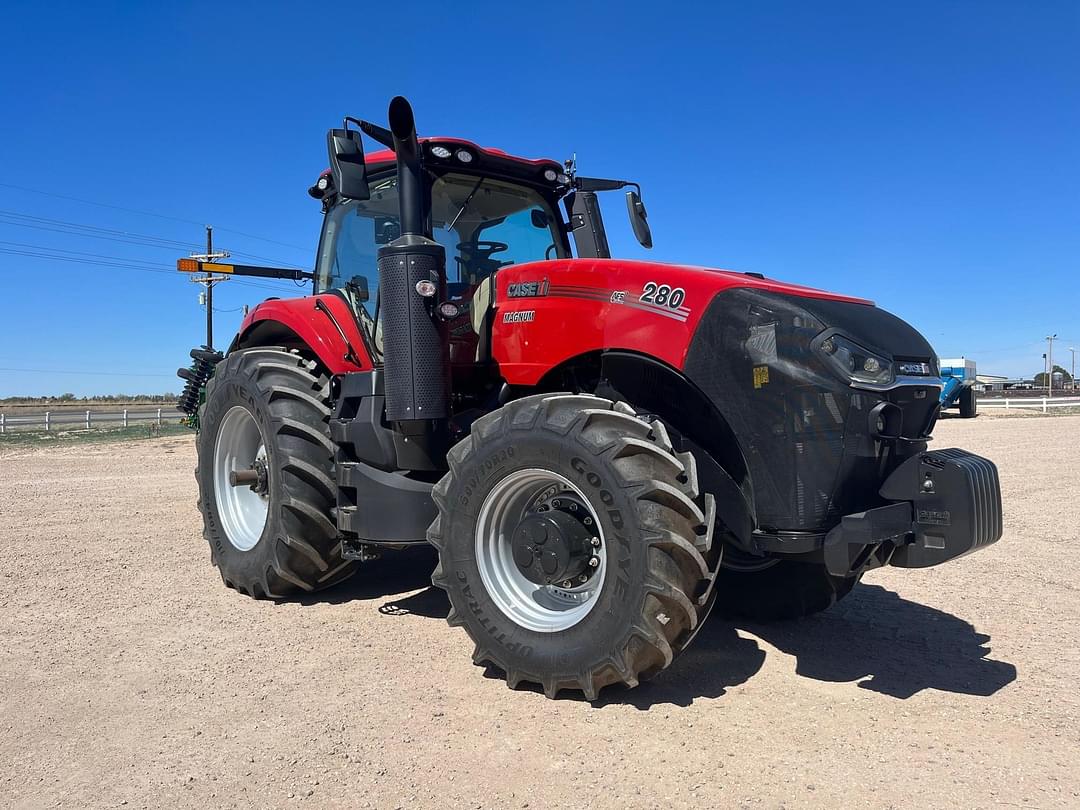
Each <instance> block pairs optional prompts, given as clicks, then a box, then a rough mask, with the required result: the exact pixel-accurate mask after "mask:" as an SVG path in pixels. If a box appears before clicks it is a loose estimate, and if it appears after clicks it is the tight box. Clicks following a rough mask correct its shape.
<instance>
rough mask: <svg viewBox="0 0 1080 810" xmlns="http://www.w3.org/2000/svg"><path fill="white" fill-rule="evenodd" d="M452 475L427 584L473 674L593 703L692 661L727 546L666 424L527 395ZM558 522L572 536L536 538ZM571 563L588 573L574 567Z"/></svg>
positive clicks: (623, 411)
mask: <svg viewBox="0 0 1080 810" xmlns="http://www.w3.org/2000/svg"><path fill="white" fill-rule="evenodd" d="M449 462H450V472H449V473H448V474H447V475H446V476H445V477H444V478H443V479H442V480H441V481H440V482H439V484H438V485H437V486H436V487H435V490H434V493H433V495H434V498H435V502H436V504H437V506H438V509H439V515H438V517H437V518H436V520H435V522H434V523H433V524H432V526H431V528H430V529H429V531H428V539H429V541H430V542H431V543H432V544H433V545H434V546H435V547H436V548H437V549H438V551H439V566H438V568H437V569H436V570H435V573H434V574H433V575H432V582H433V583H434V584H435V585H436V586H438V587H440V588H442V589H444V590H445V591H446V592H447V593H448V595H449V597H450V604H451V611H450V615H449V617H448V621H449V622H450V624H451V625H454V626H463V627H464V628H465V630H466V632H467V633H468V634H469V636H470V637H471V638H472V640H473V641H474V642H475V644H476V649H475V652H474V654H473V661H474V662H475V663H476V664H478V665H486V664H492V665H494V666H495V667H498V668H499V669H501V670H503V672H504V673H505V674H506V681H507V683H508V684H509V685H510V686H511V687H515V686H517V684H518V683H520V682H522V681H526V682H531V683H536V684H539V685H541V686H542V687H543V689H544V692H545V694H546V695H547V696H548V697H554V696H555V695H556V694H557V693H558V692H559V690H561V689H580V690H582V691H583V692H584V693H585V696H586V697H587V698H588V699H590V700H593V699H595V698H596V696H597V694H598V692H599V691H600V690H601V689H602V688H603V687H604V686H607V685H608V684H613V683H623V684H626V685H628V686H634V685H636V684H637V683H638V682H639V680H642V679H644V678H647V677H650V676H652V675H654V674H656V673H657V672H659V671H661V670H663V669H664V668H665V667H667V666H668V665H670V664H671V662H672V659H673V657H674V656H675V655H676V654H677V653H678V652H680V651H681V650H682V649H684V648H685V647H686V645H687V644H688V643H689V641H690V639H691V638H692V637H693V634H694V633H695V631H696V629H697V628H698V626H699V625H700V623H701V622H702V621H703V620H704V618H705V616H706V614H707V612H708V610H709V608H711V605H712V599H711V594H712V588H711V585H712V580H713V575H714V572H715V571H716V568H717V565H718V556H719V554H718V551H719V544H717V548H716V549H714V548H713V546H712V522H713V519H714V516H715V508H714V506H713V504H712V498H711V496H708V495H701V494H700V493H699V492H698V484H697V470H696V466H695V464H694V460H693V457H692V456H691V455H690V454H689V453H676V452H675V451H674V449H673V448H672V446H671V444H670V440H669V439H668V436H667V431H666V430H665V429H664V426H663V425H662V423H660V422H658V421H654V422H651V423H647V422H644V421H642V420H641V419H638V418H637V417H636V416H635V415H634V411H633V409H632V408H630V407H629V406H628V405H626V404H624V403H614V402H612V401H610V400H607V399H602V398H600V397H594V396H584V395H581V396H579V395H569V394H542V395H537V396H531V397H526V398H524V399H521V400H517V401H514V402H511V403H509V404H508V405H506V406H505V407H503V408H501V409H499V410H497V411H494V412H493V413H490V414H488V415H487V416H485V417H483V418H482V419H480V420H478V421H477V422H475V423H474V424H473V429H472V434H471V435H470V436H469V437H468V438H467V439H465V440H464V441H462V442H460V443H459V444H458V445H457V446H455V447H454V448H453V450H451V452H450V454H449ZM560 502H562V503H561V505H560ZM560 510H561V514H555V513H556V512H560ZM555 518H557V520H555V523H554V524H551V525H556V524H558V526H561V527H563V528H565V537H564V534H563V533H562V532H563V528H553V529H551V533H550V534H549V533H547V529H543V530H535V523H536V521H541V522H542V521H545V520H554V519H555ZM575 521H576V522H575ZM545 525H548V524H545ZM534 530H535V531H534ZM594 530H595V533H594ZM536 532H539V535H537V536H539V537H540V539H539V540H538V541H537V542H535V543H534V542H533V540H532V539H530V538H532V537H533V534H535V533H536ZM530 533H533V534H530ZM575 534H577V535H579V537H578V539H579V540H580V541H581V546H580V547H578V546H574V542H576V541H575V540H574V537H573V536H574V535H575ZM590 535H592V537H591V538H590ZM590 542H591V544H592V547H591V548H590V547H589V544H590ZM530 543H531V544H532V545H530ZM550 544H556V545H550ZM558 544H563V545H558ZM567 548H579V549H583V550H580V551H579V552H574V553H580V554H582V555H587V556H588V557H589V564H588V565H586V564H585V562H584V560H585V557H581V560H582V564H581V566H579V567H578V568H573V567H572V561H573V560H574V559H577V558H574V557H573V554H571V553H570V552H566V549H567ZM523 549H527V550H525V551H523ZM564 552H565V553H564ZM542 554H550V555H551V560H552V562H551V565H552V569H551V571H550V572H549V573H548V574H547V575H548V576H551V577H554V578H555V580H556V581H554V582H546V581H545V580H544V576H545V574H544V573H543V572H542V571H541V568H542V564H541V563H542ZM567 554H570V556H567ZM522 555H523V556H522ZM530 555H533V556H530ZM556 558H558V560H560V561H561V562H560V563H559V564H560V565H563V563H565V565H563V567H561V568H558V570H557V572H556V571H555V566H556V562H555V561H554V560H555V559H556ZM544 559H547V558H544ZM568 559H569V560H571V563H566V560H568ZM593 559H595V562H593ZM543 570H544V571H548V569H543ZM530 577H531V578H530ZM563 577H566V578H565V579H563Z"/></svg>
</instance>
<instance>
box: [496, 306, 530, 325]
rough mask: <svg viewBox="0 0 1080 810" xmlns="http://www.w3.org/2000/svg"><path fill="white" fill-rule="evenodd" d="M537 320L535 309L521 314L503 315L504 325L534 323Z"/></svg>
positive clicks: (525, 310)
mask: <svg viewBox="0 0 1080 810" xmlns="http://www.w3.org/2000/svg"><path fill="white" fill-rule="evenodd" d="M535 318H536V310H535V309H523V310H522V311H521V312H504V313H503V323H532V322H533V320H534V319H535Z"/></svg>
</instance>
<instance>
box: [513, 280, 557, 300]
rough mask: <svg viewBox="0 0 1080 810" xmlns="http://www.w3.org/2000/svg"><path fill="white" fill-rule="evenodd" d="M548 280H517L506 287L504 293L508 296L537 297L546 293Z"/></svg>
mask: <svg viewBox="0 0 1080 810" xmlns="http://www.w3.org/2000/svg"><path fill="white" fill-rule="evenodd" d="M547 292H548V280H547V279H546V278H545V279H544V280H543V281H519V282H516V283H514V284H511V285H510V286H509V287H507V288H506V294H507V296H509V297H510V298H539V297H541V296H544V295H547Z"/></svg>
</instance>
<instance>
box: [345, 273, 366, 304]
mask: <svg viewBox="0 0 1080 810" xmlns="http://www.w3.org/2000/svg"><path fill="white" fill-rule="evenodd" d="M348 287H349V289H350V290H352V292H353V295H354V296H356V300H357V301H359V302H360V303H361V304H363V303H364V302H365V301H368V300H369V299H370V298H371V293H369V292H368V283H367V276H353V277H352V278H350V279H349V282H348Z"/></svg>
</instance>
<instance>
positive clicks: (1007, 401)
mask: <svg viewBox="0 0 1080 810" xmlns="http://www.w3.org/2000/svg"><path fill="white" fill-rule="evenodd" d="M977 402H978V405H979V407H980V408H1004V409H1005V410H1009V409H1011V408H1036V409H1039V410H1041V411H1042V412H1043V413H1046V412H1047V409H1048V408H1080V397H1039V398H1038V399H1036V398H1035V397H1013V398H1009V397H1005V398H1003V399H980V400H977Z"/></svg>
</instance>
